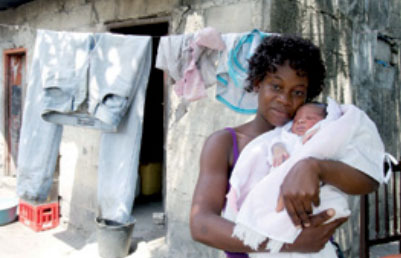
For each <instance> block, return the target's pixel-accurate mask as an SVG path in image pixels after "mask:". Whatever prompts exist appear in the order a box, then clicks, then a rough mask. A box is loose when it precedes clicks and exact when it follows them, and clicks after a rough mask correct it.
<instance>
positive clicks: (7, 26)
mask: <svg viewBox="0 0 401 258" xmlns="http://www.w3.org/2000/svg"><path fill="white" fill-rule="evenodd" d="M0 27H5V28H10V29H15V30H18V29H19V28H20V27H29V28H33V27H31V26H29V25H25V24H24V25H18V24H17V25H11V24H5V23H0ZM35 29H37V28H35ZM391 30H401V27H392V28H391ZM284 33H289V34H296V35H302V34H303V33H302V32H284ZM360 33H362V34H367V33H369V31H361V32H360ZM306 34H307V35H313V36H315V35H333V33H306ZM171 35H175V34H169V35H164V36H171ZM149 36H151V37H152V38H161V37H164V36H152V35H149ZM391 38H393V39H399V40H401V37H394V36H391Z"/></svg>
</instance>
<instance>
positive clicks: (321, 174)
mask: <svg viewBox="0 0 401 258" xmlns="http://www.w3.org/2000/svg"><path fill="white" fill-rule="evenodd" d="M320 182H324V183H326V184H330V185H333V186H335V187H337V188H338V189H340V190H341V191H343V192H344V193H346V194H353V195H357V194H367V193H370V192H372V191H374V190H376V189H377V187H378V186H379V184H378V182H376V181H375V180H374V179H373V178H371V177H369V176H368V175H366V174H365V173H363V172H361V171H360V170H358V169H355V168H353V167H351V166H349V165H347V164H345V163H342V162H340V161H333V160H318V159H314V158H308V159H304V160H301V161H299V162H298V163H297V164H295V166H294V167H293V168H292V169H291V171H290V172H289V173H288V175H287V176H286V178H285V180H284V182H283V184H282V185H281V197H280V199H279V202H278V205H277V210H282V209H283V208H284V207H285V208H286V209H287V212H288V214H289V215H290V217H291V219H292V221H293V222H294V224H295V225H303V226H305V227H308V226H309V225H310V218H309V214H311V212H312V203H313V204H314V205H319V184H320Z"/></svg>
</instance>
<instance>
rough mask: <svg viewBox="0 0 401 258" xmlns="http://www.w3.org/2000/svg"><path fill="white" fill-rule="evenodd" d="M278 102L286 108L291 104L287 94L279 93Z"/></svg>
mask: <svg viewBox="0 0 401 258" xmlns="http://www.w3.org/2000/svg"><path fill="white" fill-rule="evenodd" d="M278 99H279V101H280V102H281V103H282V104H283V105H284V106H288V105H290V103H291V96H290V94H288V93H285V92H283V93H281V94H280V95H279V97H278Z"/></svg>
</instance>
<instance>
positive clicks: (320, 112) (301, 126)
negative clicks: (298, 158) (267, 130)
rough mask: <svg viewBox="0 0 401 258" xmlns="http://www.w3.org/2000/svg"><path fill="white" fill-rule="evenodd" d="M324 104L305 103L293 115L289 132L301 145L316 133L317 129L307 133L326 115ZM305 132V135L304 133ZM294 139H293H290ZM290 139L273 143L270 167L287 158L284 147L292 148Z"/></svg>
mask: <svg viewBox="0 0 401 258" xmlns="http://www.w3.org/2000/svg"><path fill="white" fill-rule="evenodd" d="M326 107H327V105H326V104H323V103H319V102H311V103H306V104H304V105H303V106H302V107H300V108H299V109H298V111H297V113H296V114H295V117H294V120H293V123H292V126H291V132H292V133H293V134H295V135H297V136H299V137H295V139H296V138H299V139H300V140H301V142H302V144H305V143H306V142H307V141H308V140H309V139H310V138H312V136H313V135H314V134H315V133H316V132H317V130H318V128H316V129H313V130H311V131H309V132H308V130H309V129H311V128H312V127H313V126H314V125H315V124H316V123H317V122H319V121H321V120H323V119H324V118H325V117H326V115H327V111H326ZM306 132H307V133H306ZM291 139H294V137H291ZM291 139H289V138H288V137H287V138H286V139H283V141H284V142H275V143H273V144H272V147H271V153H272V155H271V157H272V162H271V163H272V164H271V165H272V166H273V167H277V166H279V165H281V163H283V162H284V161H285V160H287V159H288V158H289V153H288V151H287V148H286V146H287V145H289V146H292V145H293V144H294V143H293V142H292V143H291V142H289V141H290V140H291Z"/></svg>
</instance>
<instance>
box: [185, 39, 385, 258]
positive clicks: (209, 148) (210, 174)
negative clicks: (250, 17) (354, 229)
mask: <svg viewBox="0 0 401 258" xmlns="http://www.w3.org/2000/svg"><path fill="white" fill-rule="evenodd" d="M324 76H325V68H324V65H323V62H322V59H321V55H320V50H319V48H317V47H316V46H315V45H313V44H312V43H311V42H310V41H307V40H304V39H302V38H299V37H294V36H271V37H268V38H265V39H264V40H263V42H262V43H261V44H260V46H259V47H258V48H257V50H256V52H255V54H254V55H253V56H252V58H251V59H250V61H249V75H248V82H249V86H248V88H247V90H248V91H255V92H257V93H258V103H259V104H258V110H257V114H256V116H255V118H254V119H253V120H252V121H250V122H248V123H245V124H243V125H240V126H238V127H235V128H233V129H223V130H220V131H217V132H215V133H213V134H212V135H211V136H209V138H208V139H207V140H206V142H205V144H204V146H203V150H202V153H201V158H200V173H199V178H198V182H197V185H196V189H195V193H194V196H193V202H192V208H191V217H190V228H191V234H192V237H193V239H194V240H196V241H199V242H202V243H204V244H206V245H209V246H212V247H215V248H218V249H222V250H226V251H228V252H227V255H228V257H236V256H235V254H233V253H232V252H239V253H247V252H252V251H254V250H251V249H250V248H249V247H247V246H245V245H244V244H243V243H242V242H241V241H240V240H238V239H235V238H233V237H231V234H232V230H233V227H234V224H233V223H232V222H230V221H228V220H225V219H224V218H222V217H221V216H220V214H221V211H222V209H223V208H224V205H225V195H226V192H227V189H228V187H229V185H228V181H229V175H230V172H231V170H232V168H233V166H234V165H235V161H236V158H237V156H238V153H239V152H240V151H241V150H242V149H243V148H244V147H245V145H246V144H248V143H249V142H250V141H251V140H252V139H254V138H255V137H257V136H259V135H260V134H262V133H265V132H267V131H270V130H272V129H273V128H275V127H276V126H282V125H284V124H285V123H286V122H288V121H289V120H291V119H292V118H293V116H294V114H295V111H296V110H297V109H298V107H300V106H301V105H302V104H303V103H305V102H306V101H310V100H312V99H313V98H315V97H316V96H317V95H319V94H320V92H321V91H322V88H323V80H324ZM230 131H231V132H230ZM320 181H323V182H324V183H327V184H331V185H333V186H336V187H337V188H339V189H340V190H342V191H343V192H345V193H347V194H366V193H369V192H371V191H374V190H375V189H376V188H377V186H378V183H377V182H376V181H375V180H373V179H372V178H371V177H369V176H367V175H365V174H364V173H363V172H362V171H359V170H357V169H354V168H352V167H350V166H348V165H346V164H344V163H341V162H338V161H330V160H317V159H313V158H308V159H304V160H301V161H300V162H298V163H297V164H296V165H295V166H294V167H293V168H292V169H291V171H290V172H289V174H288V175H287V177H286V179H285V180H284V183H283V184H282V186H281V197H282V198H281V199H282V202H280V204H279V206H280V207H277V208H278V209H282V208H284V207H285V208H286V210H287V212H288V213H289V215H290V217H291V219H292V221H293V222H294V224H295V225H299V226H302V227H303V228H304V230H303V231H302V233H301V234H300V235H299V236H298V238H297V239H296V241H295V242H294V243H293V244H285V245H284V246H283V248H282V249H281V251H282V252H316V251H319V250H320V249H322V248H323V247H324V245H325V244H326V243H327V241H328V240H329V238H330V237H331V236H332V234H333V233H334V231H335V229H336V228H338V227H339V226H340V225H341V224H342V223H343V222H344V221H345V220H346V219H338V220H335V221H333V222H331V223H328V224H323V223H324V222H325V221H326V220H328V219H329V218H330V217H331V216H332V215H333V210H327V211H326V212H322V213H320V214H318V215H315V216H310V214H311V211H312V204H318V203H319V182H320ZM266 243H267V241H265V242H264V243H262V244H261V245H260V246H259V249H258V251H265V252H266V248H265V247H266ZM241 257H246V255H242V256H241Z"/></svg>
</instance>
